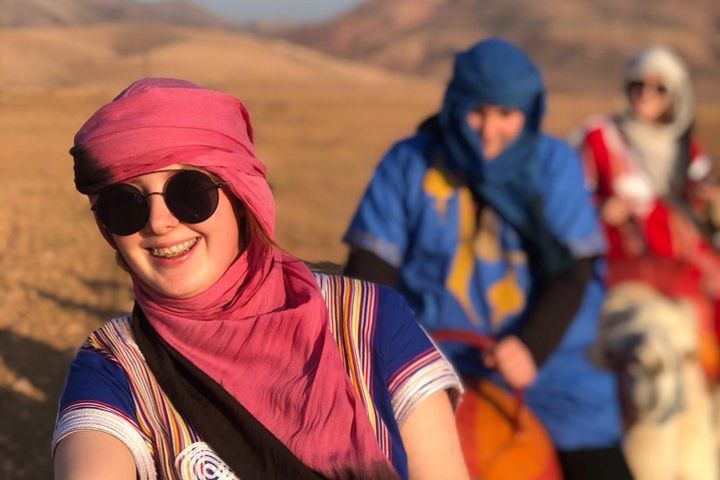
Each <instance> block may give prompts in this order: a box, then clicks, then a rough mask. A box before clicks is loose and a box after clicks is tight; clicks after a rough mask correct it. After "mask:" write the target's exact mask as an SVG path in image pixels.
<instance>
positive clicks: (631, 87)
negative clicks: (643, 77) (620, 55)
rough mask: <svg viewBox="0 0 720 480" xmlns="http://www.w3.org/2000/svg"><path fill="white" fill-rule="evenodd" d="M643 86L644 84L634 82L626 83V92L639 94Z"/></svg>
mask: <svg viewBox="0 0 720 480" xmlns="http://www.w3.org/2000/svg"><path fill="white" fill-rule="evenodd" d="M644 86H645V84H644V83H643V82H640V81H637V80H635V81H632V82H628V84H627V90H628V92H631V93H640V92H641V91H642V89H643V88H644Z"/></svg>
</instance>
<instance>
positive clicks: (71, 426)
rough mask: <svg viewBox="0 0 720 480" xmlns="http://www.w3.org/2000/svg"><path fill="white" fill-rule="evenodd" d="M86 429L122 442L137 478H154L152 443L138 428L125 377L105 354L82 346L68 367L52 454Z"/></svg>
mask: <svg viewBox="0 0 720 480" xmlns="http://www.w3.org/2000/svg"><path fill="white" fill-rule="evenodd" d="M88 430H89V431H98V432H103V433H107V434H109V435H112V436H113V437H115V438H117V439H118V440H120V441H121V442H123V443H124V444H125V445H126V446H127V448H128V449H129V450H130V452H131V453H132V455H133V457H134V459H135V465H136V467H137V471H138V474H139V477H140V478H141V479H145V478H147V479H150V478H155V467H154V460H153V458H152V454H151V444H150V442H149V439H147V438H146V436H145V435H144V434H143V433H142V431H141V429H140V428H139V426H138V423H137V418H136V416H135V408H134V400H133V397H132V392H131V389H130V385H129V382H128V379H127V376H126V375H125V373H124V371H123V370H122V369H121V368H120V366H119V365H118V364H117V363H116V362H114V361H112V359H110V358H108V356H107V355H105V354H103V353H101V352H98V351H94V350H92V349H90V348H87V347H86V346H84V347H83V348H81V349H80V351H79V352H78V354H77V356H76V357H75V359H74V360H73V362H72V364H71V365H70V371H69V373H68V377H67V380H66V383H65V389H64V390H63V393H62V396H61V397H60V405H59V410H58V416H57V422H56V424H55V431H54V433H53V440H52V454H53V455H54V454H55V449H56V448H57V445H58V444H59V443H60V442H61V441H62V440H63V439H64V438H66V437H68V436H69V435H71V434H72V433H75V432H79V431H88Z"/></svg>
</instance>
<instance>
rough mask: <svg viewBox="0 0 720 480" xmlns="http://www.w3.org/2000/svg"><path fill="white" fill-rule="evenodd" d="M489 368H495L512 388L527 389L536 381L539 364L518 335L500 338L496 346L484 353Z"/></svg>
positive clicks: (484, 359) (484, 360)
mask: <svg viewBox="0 0 720 480" xmlns="http://www.w3.org/2000/svg"><path fill="white" fill-rule="evenodd" d="M483 362H484V363H485V366H486V367H488V368H495V369H497V371H498V372H500V375H502V377H503V378H504V379H505V381H506V382H507V383H508V385H510V386H511V387H512V388H515V389H525V388H527V387H529V386H530V385H532V384H533V382H535V378H536V377H537V366H536V365H535V361H534V360H533V358H532V355H531V354H530V350H528V348H527V347H526V346H525V344H524V343H523V342H522V341H521V340H520V339H519V338H518V337H516V336H514V335H511V336H509V337H505V338H503V339H502V340H499V341H498V342H497V344H495V348H493V350H492V351H491V352H489V353H486V354H485V355H483Z"/></svg>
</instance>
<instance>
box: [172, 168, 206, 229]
mask: <svg viewBox="0 0 720 480" xmlns="http://www.w3.org/2000/svg"><path fill="white" fill-rule="evenodd" d="M165 203H166V204H167V206H168V208H169V209H170V211H171V212H172V213H173V215H175V217H176V218H177V219H178V220H180V221H181V222H184V223H200V222H204V221H205V220H207V219H208V218H210V217H211V216H212V214H213V213H215V209H216V208H217V206H218V189H217V185H216V184H215V182H213V180H212V179H211V178H210V177H208V176H207V175H205V174H204V173H202V172H197V171H195V170H184V171H182V172H180V173H178V174H176V175H175V176H173V177H172V178H171V179H170V181H169V182H168V184H167V188H166V189H165Z"/></svg>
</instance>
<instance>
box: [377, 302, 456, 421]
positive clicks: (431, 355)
mask: <svg viewBox="0 0 720 480" xmlns="http://www.w3.org/2000/svg"><path fill="white" fill-rule="evenodd" d="M377 341H378V342H379V345H380V348H381V351H382V354H383V356H384V358H385V366H386V382H387V386H388V390H389V392H390V398H391V401H392V406H393V410H394V413H395V418H396V419H397V422H398V425H399V426H401V427H402V425H403V424H404V423H405V421H406V420H407V419H408V417H409V416H410V414H411V413H412V412H413V410H414V409H415V407H417V405H419V404H420V403H421V402H422V401H423V400H425V399H427V398H428V397H430V396H431V395H433V394H434V393H436V392H438V391H441V390H449V391H450V393H451V396H452V397H453V398H454V397H455V396H456V395H457V394H459V393H461V392H462V385H461V383H460V379H459V378H458V376H457V374H456V373H455V370H454V369H453V368H452V366H451V365H450V363H449V362H448V361H447V360H446V359H445V357H444V356H443V355H442V354H441V353H440V351H439V350H438V349H437V348H436V347H435V345H434V344H433V343H432V341H431V340H430V339H429V338H428V336H427V334H426V333H425V331H424V330H423V329H422V328H421V327H420V326H419V325H418V324H417V323H416V322H415V319H414V316H413V314H412V312H411V310H410V308H409V307H408V305H407V303H406V302H405V300H404V299H403V298H402V297H401V296H400V295H399V294H398V293H396V292H394V291H393V290H391V289H389V288H382V289H381V301H380V302H379V308H378V339H377Z"/></svg>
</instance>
